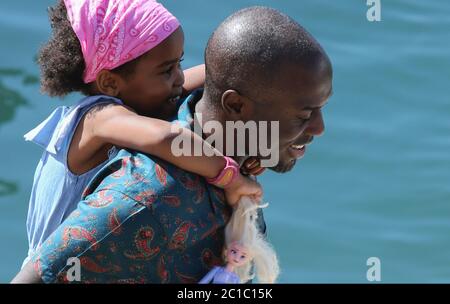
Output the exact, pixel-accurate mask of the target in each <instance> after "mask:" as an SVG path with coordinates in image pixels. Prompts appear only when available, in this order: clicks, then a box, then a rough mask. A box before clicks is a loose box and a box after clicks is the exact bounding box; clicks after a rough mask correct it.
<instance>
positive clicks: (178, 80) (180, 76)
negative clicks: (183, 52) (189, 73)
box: [173, 67, 184, 87]
mask: <svg viewBox="0 0 450 304" xmlns="http://www.w3.org/2000/svg"><path fill="white" fill-rule="evenodd" d="M183 84H184V73H183V70H182V69H181V67H178V68H177V72H176V75H175V80H174V82H173V85H174V86H175V87H181V86H182V85H183Z"/></svg>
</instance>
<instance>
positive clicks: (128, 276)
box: [13, 7, 332, 283]
mask: <svg viewBox="0 0 450 304" xmlns="http://www.w3.org/2000/svg"><path fill="white" fill-rule="evenodd" d="M205 63H206V83H205V90H204V92H201V91H197V92H195V93H194V94H192V95H190V96H189V97H188V98H187V99H186V100H185V101H184V102H183V103H182V105H181V107H180V109H179V112H178V117H177V120H178V121H179V122H181V123H184V124H185V125H187V126H190V127H192V124H193V120H194V117H193V114H194V113H195V114H202V118H203V119H202V120H203V121H204V122H206V121H213V120H214V121H218V122H220V123H222V124H223V125H224V124H225V122H226V121H233V122H235V121H243V122H248V121H256V122H257V123H258V122H261V121H268V122H270V121H278V122H279V151H278V152H279V162H278V164H277V165H276V166H274V167H273V168H271V169H272V170H274V171H276V172H281V173H282V172H287V171H289V170H291V169H292V168H293V167H294V165H295V163H296V161H297V159H299V158H301V157H302V156H303V155H304V153H305V149H306V148H305V146H306V145H307V144H309V143H311V141H312V140H313V137H314V136H318V135H321V134H322V133H323V131H324V123H323V119H322V113H321V108H322V107H323V106H324V105H325V103H326V101H327V100H328V98H329V96H330V95H331V90H332V69H331V63H330V61H329V59H328V57H327V55H326V54H325V52H324V50H323V49H322V48H321V47H320V45H319V44H318V43H317V42H316V40H315V39H314V38H313V37H312V36H311V35H310V34H308V33H307V32H306V31H305V30H304V29H303V28H302V27H301V26H300V25H299V24H298V23H296V22H295V21H294V20H292V19H291V18H289V17H287V16H285V15H283V14H281V13H279V12H278V11H276V10H273V9H269V8H264V7H251V8H247V9H244V10H241V11H239V12H237V13H235V14H233V15H232V16H230V17H229V18H227V19H226V20H225V21H224V22H223V23H222V24H221V25H220V26H219V28H218V29H217V30H216V31H215V32H214V33H213V35H212V37H211V38H210V40H209V42H208V46H207V49H206V54H205ZM205 136H208V134H205ZM270 136H277V134H270ZM235 144H236V143H235ZM246 145H248V142H247V143H246ZM225 151H227V150H226V149H225V148H224V152H225ZM228 156H231V157H234V158H235V160H237V161H238V162H239V163H243V161H244V160H245V159H246V158H247V157H235V156H234V155H228ZM230 211H231V210H230V209H229V207H228V206H227V205H226V204H225V200H224V197H223V193H222V191H221V190H219V189H217V188H214V187H213V186H211V185H209V184H207V183H206V182H205V181H204V180H203V179H202V178H200V177H199V176H196V175H193V174H190V173H188V172H185V171H182V170H180V169H179V168H177V167H174V166H172V165H170V164H168V163H166V162H163V161H161V160H159V159H157V158H156V157H153V156H150V155H145V154H142V153H138V152H134V151H127V150H122V151H121V152H120V153H119V154H118V156H117V157H116V158H114V159H113V160H112V161H111V162H110V163H109V165H107V166H106V167H105V168H103V169H102V170H101V171H100V172H99V174H97V176H96V177H95V178H94V180H93V181H92V182H91V184H90V186H89V187H88V189H86V192H85V194H84V196H83V200H82V201H81V202H80V203H79V205H78V208H77V209H76V210H75V211H74V212H73V213H72V214H71V216H70V217H69V218H68V219H67V220H66V221H65V222H64V223H63V224H62V225H61V226H60V227H59V228H58V230H56V231H55V232H54V233H53V234H52V235H51V236H50V237H49V238H48V239H47V241H46V242H45V243H44V244H43V246H42V247H41V248H40V249H39V250H38V252H37V254H36V255H35V256H34V257H33V259H32V261H31V262H30V263H28V264H27V265H26V266H25V267H24V269H23V270H22V271H21V272H20V273H19V274H18V275H17V277H16V278H15V279H14V280H13V282H42V281H43V282H48V283H50V282H68V281H71V280H72V279H74V277H73V275H71V271H73V268H72V266H73V265H75V264H71V263H68V261H73V260H70V258H77V259H76V261H79V263H80V266H81V277H80V278H79V279H80V280H81V282H85V283H87V282H97V283H110V282H111V283H112V282H142V283H166V282H170V283H182V282H184V283H195V282H198V281H199V280H200V279H201V278H202V277H203V276H204V275H205V274H206V273H207V272H208V270H209V269H210V268H212V267H213V266H214V265H217V264H221V263H222V259H221V253H222V246H223V239H224V235H223V228H224V226H225V224H226V223H227V220H228V218H229V215H230ZM68 264H69V265H68ZM75 281H77V279H76V278H75Z"/></svg>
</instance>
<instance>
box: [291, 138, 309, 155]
mask: <svg viewBox="0 0 450 304" xmlns="http://www.w3.org/2000/svg"><path fill="white" fill-rule="evenodd" d="M312 141H313V138H311V139H310V140H308V141H307V142H305V143H303V144H292V145H290V146H289V151H290V152H291V155H292V156H293V157H295V158H296V159H299V158H302V157H303V156H304V155H305V151H306V145H309V144H310V143H311V142H312Z"/></svg>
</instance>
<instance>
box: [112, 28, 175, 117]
mask: <svg viewBox="0 0 450 304" xmlns="http://www.w3.org/2000/svg"><path fill="white" fill-rule="evenodd" d="M183 48H184V33H183V30H182V28H181V27H179V28H178V29H177V30H176V31H175V32H174V33H172V34H171V35H170V36H169V37H168V38H166V39H165V40H164V41H163V42H162V43H161V44H159V45H158V46H157V47H155V48H153V49H151V50H150V51H148V52H147V53H146V54H144V55H143V56H142V57H141V58H140V60H139V61H138V63H137V64H136V67H135V70H134V72H133V73H132V74H131V75H129V76H128V77H126V78H123V77H120V93H119V96H117V97H118V98H120V99H122V100H123V101H124V103H125V104H126V105H127V106H129V107H131V108H132V109H133V110H135V111H136V112H137V113H138V114H140V115H145V116H151V117H155V118H161V119H167V118H169V117H171V116H172V115H174V114H175V111H176V103H177V100H178V97H179V96H180V95H181V93H182V85H183V83H184V74H183V70H182V69H181V66H180V62H181V60H182V57H183Z"/></svg>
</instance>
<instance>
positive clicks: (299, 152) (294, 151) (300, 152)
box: [289, 145, 306, 159]
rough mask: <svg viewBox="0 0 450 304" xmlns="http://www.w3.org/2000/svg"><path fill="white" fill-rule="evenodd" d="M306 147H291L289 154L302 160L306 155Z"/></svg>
mask: <svg viewBox="0 0 450 304" xmlns="http://www.w3.org/2000/svg"><path fill="white" fill-rule="evenodd" d="M305 151H306V147H305V145H290V146H289V152H290V154H291V155H292V156H293V157H295V158H296V159H299V158H302V157H303V156H304V155H305Z"/></svg>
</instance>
